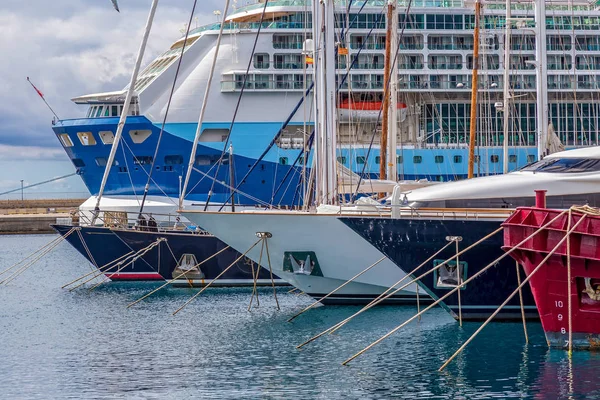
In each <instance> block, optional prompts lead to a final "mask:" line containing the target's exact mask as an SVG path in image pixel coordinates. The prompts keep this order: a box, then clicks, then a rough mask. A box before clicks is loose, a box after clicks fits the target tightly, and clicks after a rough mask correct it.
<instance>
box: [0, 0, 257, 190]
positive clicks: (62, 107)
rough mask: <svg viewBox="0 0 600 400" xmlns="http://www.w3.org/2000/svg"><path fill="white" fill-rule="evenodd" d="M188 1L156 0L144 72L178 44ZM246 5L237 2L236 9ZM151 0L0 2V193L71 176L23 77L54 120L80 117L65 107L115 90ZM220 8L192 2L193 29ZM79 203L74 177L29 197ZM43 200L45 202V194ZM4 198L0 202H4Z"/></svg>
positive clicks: (212, 2)
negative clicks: (74, 198)
mask: <svg viewBox="0 0 600 400" xmlns="http://www.w3.org/2000/svg"><path fill="white" fill-rule="evenodd" d="M193 3H194V0H162V2H160V3H159V6H158V10H157V14H156V20H155V23H154V25H153V28H152V34H151V37H150V40H149V44H148V49H147V51H146V57H145V61H144V64H143V66H144V65H146V64H147V63H148V62H150V61H151V60H152V59H153V58H154V57H155V56H157V55H158V54H160V53H162V52H163V51H164V50H165V49H167V48H168V46H170V44H171V43H172V42H173V41H174V40H175V39H177V38H178V37H179V36H181V32H180V30H181V29H182V28H184V27H185V25H186V23H187V21H188V19H189V15H190V12H191V9H192V5H193ZM242 3H246V1H243V2H242V1H240V2H239V4H240V5H241V4H242ZM150 4H151V0H119V5H120V8H121V13H117V12H116V11H115V10H114V9H113V7H112V5H111V1H110V0H26V1H23V0H1V1H0V54H2V59H3V62H2V63H0V192H3V191H5V190H9V189H12V188H16V187H18V186H20V180H21V179H23V180H24V181H25V184H26V185H27V184H28V183H29V184H31V183H35V182H39V181H43V180H46V179H51V178H53V177H56V176H62V175H65V174H68V173H70V172H74V168H73V166H72V164H71V163H70V162H69V161H68V158H67V156H66V155H65V153H64V151H63V150H62V147H61V146H60V145H59V143H58V140H57V139H56V136H55V135H54V134H53V132H52V130H51V124H50V121H51V120H52V114H51V112H50V111H49V110H48V109H47V108H46V106H45V105H44V103H43V102H42V100H41V99H40V98H39V97H38V96H37V94H36V93H35V91H33V89H32V88H31V87H30V86H29V83H28V82H27V80H26V78H27V77H28V76H29V77H30V78H31V80H32V82H34V83H35V84H36V86H37V87H38V88H39V89H40V90H41V91H42V92H43V93H44V96H45V98H46V100H47V101H48V103H50V105H51V106H52V108H53V109H54V110H55V111H56V113H57V114H58V115H59V117H61V118H63V119H67V118H76V117H80V116H82V115H83V114H84V113H85V111H86V108H85V107H83V108H82V106H76V105H75V104H73V103H72V102H71V101H70V100H69V99H71V98H73V97H75V96H79V95H82V94H89V93H95V92H102V91H112V90H118V89H122V88H123V87H124V86H125V85H126V84H127V82H128V80H129V77H130V75H131V70H132V68H133V63H134V61H135V56H136V54H137V51H138V48H139V44H140V41H141V36H142V32H143V29H144V25H145V22H146V19H147V16H148V11H149V8H150ZM223 4H224V2H223V1H222V0H198V5H197V8H196V14H195V15H196V16H195V22H194V24H199V25H203V24H205V23H209V22H213V21H215V16H214V15H213V11H214V10H217V9H222V8H223ZM47 192H55V193H58V192H69V193H73V194H74V195H79V196H82V197H85V196H87V191H86V189H85V186H84V185H83V184H82V183H81V181H80V179H79V178H78V177H72V178H68V179H66V180H63V181H58V182H55V183H54V184H49V185H44V186H41V187H39V188H38V189H36V190H35V191H34V190H31V191H30V192H29V194H28V193H27V192H26V196H28V195H29V196H30V197H34V196H37V197H40V196H42V197H44V195H45V194H46V193H47ZM47 197H52V196H51V195H50V194H48V195H47ZM5 198H6V196H0V200H1V199H5Z"/></svg>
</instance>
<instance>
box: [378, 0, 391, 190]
mask: <svg viewBox="0 0 600 400" xmlns="http://www.w3.org/2000/svg"><path fill="white" fill-rule="evenodd" d="M393 14H394V5H393V4H392V0H390V1H388V6H387V16H386V22H387V29H386V33H385V56H384V62H385V65H384V67H383V88H384V90H383V105H382V107H383V110H382V111H383V115H382V118H381V139H380V149H379V179H385V178H386V176H387V151H388V133H389V131H388V128H389V116H390V92H391V86H390V64H391V56H392V49H391V45H392V44H391V40H392V35H393V30H392V18H393ZM382 196H383V195H382Z"/></svg>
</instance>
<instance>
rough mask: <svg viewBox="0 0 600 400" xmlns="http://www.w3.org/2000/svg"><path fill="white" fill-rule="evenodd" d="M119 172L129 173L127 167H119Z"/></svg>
mask: <svg viewBox="0 0 600 400" xmlns="http://www.w3.org/2000/svg"><path fill="white" fill-rule="evenodd" d="M119 172H127V167H119Z"/></svg>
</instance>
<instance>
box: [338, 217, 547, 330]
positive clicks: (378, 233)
mask: <svg viewBox="0 0 600 400" xmlns="http://www.w3.org/2000/svg"><path fill="white" fill-rule="evenodd" d="M340 219H341V220H342V221H343V222H344V223H345V224H346V225H348V226H349V227H350V228H352V229H353V230H354V231H355V232H356V233H358V234H359V235H361V236H362V237H363V238H364V239H366V240H367V241H368V242H369V243H371V244H372V245H373V246H374V247H375V248H377V249H378V250H379V251H381V252H382V253H383V254H385V255H386V256H388V257H389V258H390V259H391V260H392V261H393V262H394V263H396V264H397V265H398V266H399V267H400V268H401V269H402V270H403V271H404V272H405V273H407V274H408V273H409V272H411V271H412V270H413V269H415V268H416V267H417V266H419V265H420V264H421V263H422V262H423V261H425V260H426V259H427V258H429V257H430V256H431V255H433V254H434V253H436V252H437V251H438V250H440V249H441V248H442V247H443V246H445V245H446V244H447V243H448V241H447V239H446V237H447V236H461V237H462V241H461V242H459V243H460V244H459V250H460V249H464V248H466V247H468V246H469V245H471V244H473V243H475V242H477V241H479V240H480V239H481V238H482V237H484V236H486V235H487V234H489V233H491V232H493V231H494V230H496V229H498V228H499V227H500V222H491V221H476V220H469V221H458V220H426V219H389V218H377V217H360V218H354V217H344V218H340ZM502 239H503V238H502V233H498V234H496V235H494V236H493V237H492V238H490V239H488V240H485V241H484V242H482V243H481V244H479V245H477V246H476V247H475V248H473V249H472V250H469V251H467V252H466V253H464V254H463V255H461V256H460V260H459V261H460V263H461V265H464V268H465V271H466V273H465V275H463V281H464V280H465V279H468V278H469V277H471V276H473V275H474V274H476V273H477V272H479V271H481V270H482V269H483V268H484V267H485V266H486V265H488V264H489V263H491V262H492V261H494V260H495V259H496V258H498V257H500V256H501V255H502V254H504V252H503V251H502V249H501V247H502V243H503V240H502ZM455 255H456V247H455V246H454V245H451V246H449V247H448V248H447V249H446V250H444V251H443V252H441V253H440V254H439V255H438V256H436V259H435V260H433V261H432V262H431V263H429V264H426V265H424V266H423V267H421V268H420V269H419V270H418V271H417V272H416V273H415V274H413V278H414V277H416V276H419V275H421V274H423V273H425V272H427V271H429V270H431V269H432V268H433V267H434V265H435V264H434V262H436V261H437V262H438V263H441V262H443V261H446V260H447V259H450V258H452V257H453V256H455ZM463 263H465V264H463ZM521 274H522V275H521V276H522V278H524V276H525V275H524V273H523V272H522V271H521ZM436 278H438V277H434V275H433V274H429V275H427V276H426V277H424V278H423V280H422V281H420V282H419V285H420V286H421V287H422V288H424V289H425V290H426V291H427V292H428V293H429V294H430V295H431V296H432V297H433V298H435V299H438V298H440V297H442V296H444V295H445V294H447V293H448V291H449V290H451V288H442V287H440V286H438V284H437V283H439V281H438V280H437V279H436ZM516 287H517V271H516V264H515V261H514V260H513V259H512V258H510V257H505V258H504V259H503V260H501V261H500V262H499V263H498V264H497V265H496V266H495V267H492V268H490V269H488V270H487V271H486V272H484V273H482V274H481V275H480V276H479V277H478V278H476V279H475V280H474V281H472V282H470V283H468V284H467V286H466V288H465V289H463V290H461V293H460V300H461V310H462V316H463V319H470V320H480V319H485V318H487V317H489V316H490V315H491V314H492V313H493V312H494V311H495V310H496V309H497V308H498V306H499V305H500V304H502V303H503V302H504V301H505V300H506V298H507V297H508V296H509V295H510V294H511V293H512V292H513V291H514V290H515V289H516ZM523 298H524V304H525V310H526V316H527V317H528V318H539V315H538V312H537V309H536V307H535V302H534V299H533V296H532V294H531V290H530V288H529V285H527V286H525V287H524V288H523ZM443 303H444V304H442V306H443V307H445V308H446V309H447V310H448V311H450V312H451V313H452V314H453V316H455V317H456V316H457V315H458V295H457V293H453V294H452V295H450V296H449V297H448V298H446V299H445V300H444V302H443ZM520 318H521V312H520V302H519V296H515V297H514V298H513V299H512V300H511V301H510V302H509V303H508V305H507V306H506V307H505V308H503V310H502V311H501V312H500V313H499V314H498V316H497V319H507V320H510V319H520Z"/></svg>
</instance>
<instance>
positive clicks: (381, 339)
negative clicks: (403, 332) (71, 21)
mask: <svg viewBox="0 0 600 400" xmlns="http://www.w3.org/2000/svg"><path fill="white" fill-rule="evenodd" d="M566 212H567V210H565V211H563V212H561V213H560V214H558V215H557V216H556V217H554V218H553V219H552V220H550V221H549V222H547V223H546V224H544V225H543V226H542V227H540V228H539V229H537V230H536V231H535V232H533V233H532V234H531V235H529V236H528V237H526V238H525V239H523V240H522V241H521V242H520V243H519V244H517V245H516V246H514V247H513V248H511V249H510V250H508V251H507V252H505V253H504V254H503V255H501V256H500V257H498V258H497V259H495V260H494V261H492V262H491V263H489V264H488V265H486V266H485V267H484V268H482V269H481V270H480V271H479V272H477V273H475V274H474V275H473V276H471V277H470V278H469V279H467V280H466V281H464V282H463V283H462V284H460V285H457V286H456V287H455V288H454V289H452V290H450V291H449V292H448V293H446V294H445V295H443V296H442V297H440V298H439V299H438V300H436V301H434V302H433V303H431V304H430V305H429V306H428V307H427V308H425V309H424V310H423V311H421V312H419V313H418V314H416V315H415V316H413V317H411V318H409V319H408V320H407V321H404V322H403V323H402V324H400V325H399V326H397V327H396V328H394V329H392V330H391V331H390V332H388V333H386V334H385V335H383V336H382V337H380V338H379V339H377V340H376V341H375V342H373V343H371V344H370V345H369V346H367V347H365V348H364V349H362V350H361V351H359V352H358V353H356V354H355V355H353V356H352V357H350V358H348V359H347V360H345V361H344V362H343V363H342V365H347V364H348V363H349V362H350V361H352V360H354V359H355V358H356V357H358V356H360V355H362V354H364V353H365V352H366V351H368V350H369V349H371V348H373V347H374V346H376V345H377V344H379V343H381V342H382V341H383V340H385V339H387V338H388V337H390V336H391V335H393V334H394V333H396V332H398V331H399V330H400V329H402V328H403V327H405V326H406V325H408V324H409V323H410V322H412V321H414V320H415V319H416V318H417V317H419V316H421V315H423V314H424V313H425V312H427V311H429V310H431V309H432V308H433V307H435V306H436V305H438V304H439V303H441V302H442V301H444V300H445V299H446V298H448V297H449V296H451V295H452V294H454V293H455V292H456V291H457V290H460V289H461V288H462V287H464V286H466V285H467V284H468V283H470V282H472V281H473V280H475V279H476V278H478V277H479V276H480V275H481V274H483V273H484V272H485V271H487V270H488V269H489V268H491V267H494V266H496V265H497V264H498V262H499V261H500V260H502V259H504V258H505V257H507V256H508V255H510V254H511V253H512V252H513V251H514V250H516V249H517V248H518V247H519V246H521V245H523V244H524V243H525V242H527V241H528V240H530V239H531V238H532V237H534V236H535V235H537V234H538V233H539V232H541V231H542V230H544V229H546V228H547V227H548V226H550V225H551V224H552V223H554V222H555V221H556V220H558V219H559V218H560V217H562V216H563V215H564V214H565V213H566ZM452 258H454V257H452ZM450 260H451V259H449V260H448V261H450ZM420 278H421V277H419V278H417V279H420Z"/></svg>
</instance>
